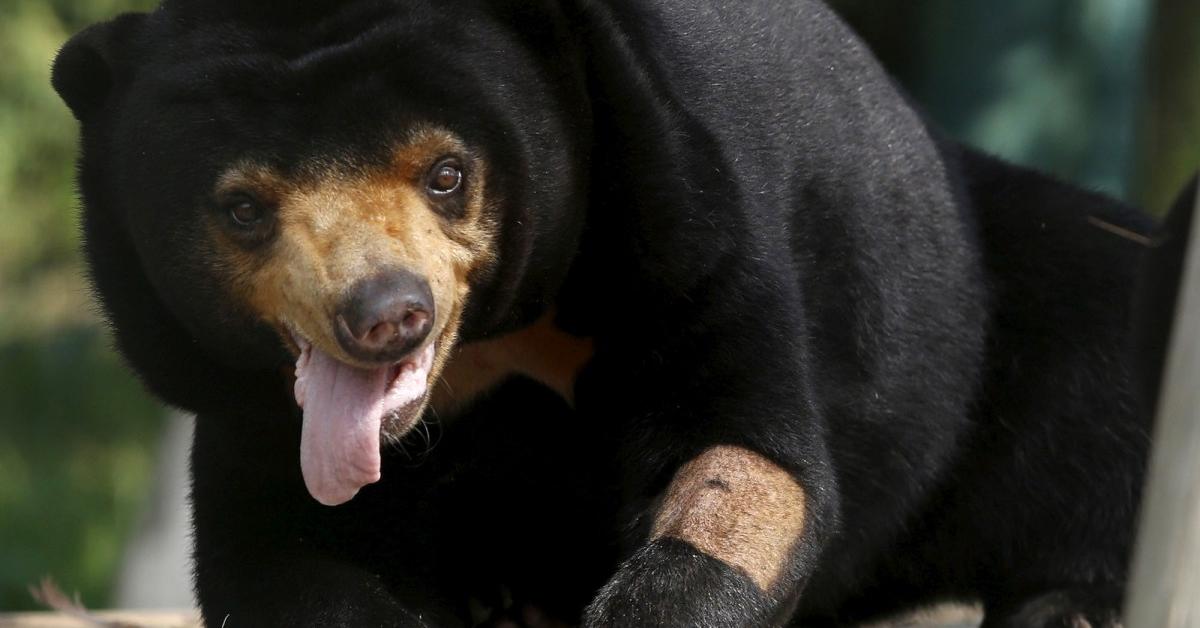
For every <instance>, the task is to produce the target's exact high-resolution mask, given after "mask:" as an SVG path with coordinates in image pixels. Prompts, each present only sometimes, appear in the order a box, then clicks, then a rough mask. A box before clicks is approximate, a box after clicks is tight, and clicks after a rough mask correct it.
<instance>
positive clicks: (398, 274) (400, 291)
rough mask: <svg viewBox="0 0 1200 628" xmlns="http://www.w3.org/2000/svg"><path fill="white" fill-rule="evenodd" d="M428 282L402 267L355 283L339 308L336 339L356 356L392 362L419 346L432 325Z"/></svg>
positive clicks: (345, 349)
mask: <svg viewBox="0 0 1200 628" xmlns="http://www.w3.org/2000/svg"><path fill="white" fill-rule="evenodd" d="M434 315H435V305H434V298H433V292H432V291H431V290H430V288H429V282H428V281H426V280H425V279H424V278H422V277H419V276H417V275H416V274H414V273H412V272H410V271H408V270H406V269H402V268H397V269H392V270H389V271H386V272H382V273H379V274H376V275H374V276H372V277H369V278H367V279H363V280H360V281H358V282H357V283H355V284H354V286H353V287H352V288H351V289H350V291H349V294H348V295H347V297H346V298H345V299H344V300H343V301H342V304H341V306H340V307H338V309H337V314H336V323H335V325H334V328H335V330H336V336H337V340H338V344H339V345H341V347H342V349H343V350H344V351H345V352H346V353H347V354H349V355H350V356H351V357H353V358H354V359H356V360H361V361H363V362H369V363H393V362H398V361H400V360H402V359H403V358H405V357H406V356H407V355H408V354H410V353H412V352H413V351H414V350H416V349H417V348H418V347H420V346H421V345H422V344H423V343H424V342H425V339H426V338H428V337H429V332H430V330H432V329H433V321H434Z"/></svg>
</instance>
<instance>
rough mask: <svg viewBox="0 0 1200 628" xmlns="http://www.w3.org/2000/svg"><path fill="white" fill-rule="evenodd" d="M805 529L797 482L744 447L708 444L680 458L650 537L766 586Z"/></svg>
mask: <svg viewBox="0 0 1200 628" xmlns="http://www.w3.org/2000/svg"><path fill="white" fill-rule="evenodd" d="M803 531H804V489H803V488H802V487H801V486H800V484H799V483H798V482H796V480H795V478H793V477H792V475H791V474H790V473H788V472H787V471H785V470H783V469H781V468H780V467H779V466H778V465H776V464H774V463H773V462H771V461H770V460H767V459H766V458H764V457H762V456H761V455H759V454H756V453H754V452H752V451H750V450H748V449H743V448H741V447H733V446H728V445H722V446H717V447H713V448H712V449H709V450H708V451H706V452H704V453H703V454H701V455H700V456H698V457H696V458H695V459H694V460H692V461H691V462H688V463H687V464H685V465H683V467H681V468H680V469H679V471H678V472H677V473H676V474H675V479H674V480H673V481H672V482H671V486H670V487H669V488H668V489H667V495H666V498H665V499H664V501H663V505H662V509H661V510H660V511H659V513H658V518H657V519H656V520H655V523H654V531H653V533H652V535H651V537H652V538H654V539H658V538H662V537H671V538H675V539H679V540H681V541H686V542H688V543H690V544H691V545H693V546H694V547H695V548H696V549H698V550H700V551H702V552H704V553H705V554H708V555H709V556H712V557H713V558H716V559H717V560H720V561H722V562H724V563H726V564H728V565H730V566H732V567H735V568H738V569H741V570H742V571H744V572H745V573H746V574H747V575H748V576H750V579H751V580H753V581H754V583H755V584H757V585H758V586H759V588H761V589H762V590H763V591H764V592H769V591H770V590H771V589H772V587H774V585H775V583H776V582H777V581H778V580H779V577H780V576H781V575H782V574H783V572H784V570H785V569H786V568H787V564H788V560H789V557H790V555H791V550H792V548H793V547H795V545H796V542H797V541H798V540H799V539H800V535H801V533H803Z"/></svg>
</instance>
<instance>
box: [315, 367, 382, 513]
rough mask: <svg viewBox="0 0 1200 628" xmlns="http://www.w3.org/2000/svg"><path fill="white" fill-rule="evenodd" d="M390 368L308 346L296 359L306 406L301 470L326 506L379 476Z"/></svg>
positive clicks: (350, 496)
mask: <svg viewBox="0 0 1200 628" xmlns="http://www.w3.org/2000/svg"><path fill="white" fill-rule="evenodd" d="M388 371H389V369H388V368H381V369H373V370H360V369H356V368H353V367H350V366H347V365H345V364H342V363H341V362H338V361H337V360H335V359H333V358H332V357H330V356H329V354H327V353H325V352H324V351H321V350H320V349H318V348H317V347H315V346H314V347H311V348H308V347H306V351H305V352H304V355H302V356H301V358H300V363H298V364H297V373H296V374H297V379H296V399H297V401H298V402H299V403H300V404H301V405H302V406H303V407H304V427H303V429H302V433H301V437H300V470H301V471H302V472H303V474H304V483H305V485H307V486H308V492H309V493H311V494H312V496H313V498H315V499H316V500H317V501H318V502H321V503H322V504H325V505H326V506H338V505H341V504H344V503H346V502H348V501H350V500H351V499H353V498H354V496H355V495H357V494H358V491H359V489H361V488H362V487H364V486H366V485H368V484H373V483H375V482H378V481H379V477H380V466H381V464H380V456H379V428H380V423H381V422H382V420H383V414H384V411H385V404H384V400H385V398H386V397H387V389H388V385H389V383H390V382H389V381H388Z"/></svg>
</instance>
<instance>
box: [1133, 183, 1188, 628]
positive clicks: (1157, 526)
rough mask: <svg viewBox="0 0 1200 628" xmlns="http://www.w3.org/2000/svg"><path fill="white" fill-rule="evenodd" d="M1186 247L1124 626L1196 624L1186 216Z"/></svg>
mask: <svg viewBox="0 0 1200 628" xmlns="http://www.w3.org/2000/svg"><path fill="white" fill-rule="evenodd" d="M1196 202H1197V206H1198V207H1200V197H1198V198H1197V200H1196ZM1189 248H1190V250H1189V252H1188V256H1187V261H1186V262H1185V265H1184V276H1183V280H1182V284H1181V286H1180V292H1179V307H1178V310H1177V313H1176V318H1175V325H1174V331H1173V333H1172V341H1171V343H1172V346H1171V350H1170V354H1169V356H1168V358H1167V372H1166V375H1165V377H1164V380H1163V381H1164V383H1163V390H1162V395H1161V397H1160V402H1159V416H1158V423H1157V426H1156V428H1155V431H1156V434H1155V444H1154V454H1153V456H1152V458H1151V462H1150V473H1149V483H1148V484H1147V488H1146V493H1145V497H1144V500H1143V507H1142V520H1141V530H1140V532H1139V535H1138V544H1137V551H1136V553H1135V557H1134V565H1133V578H1132V580H1131V586H1130V592H1129V599H1128V602H1127V604H1126V611H1127V612H1126V618H1127V623H1126V625H1127V626H1129V628H1177V627H1178V628H1183V627H1195V626H1200V250H1197V249H1198V248H1200V220H1193V224H1192V233H1191V245H1190V247H1189Z"/></svg>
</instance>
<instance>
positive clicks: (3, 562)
mask: <svg viewBox="0 0 1200 628" xmlns="http://www.w3.org/2000/svg"><path fill="white" fill-rule="evenodd" d="M149 4H150V3H149V2H147V1H144V0H87V1H86V2H85V1H82V0H70V1H68V0H54V1H46V0H4V1H3V2H0V609H3V610H13V609H24V608H30V607H32V606H33V604H32V600H31V599H30V597H29V594H28V592H27V590H26V587H27V586H28V585H29V584H32V583H34V582H36V581H38V580H39V579H40V578H41V577H43V576H46V575H53V576H55V577H56V578H58V579H59V580H60V581H61V583H62V584H63V586H64V587H66V588H67V589H68V590H76V589H77V590H79V591H80V592H81V593H82V594H83V597H84V600H85V601H86V602H87V603H89V604H95V605H104V604H106V603H107V602H108V600H109V595H110V589H111V587H112V585H113V574H114V573H115V571H116V569H117V566H118V563H119V558H120V555H121V551H122V547H123V542H124V539H125V537H126V536H127V535H128V533H129V531H130V529H131V523H132V521H133V520H134V519H135V518H136V516H137V513H138V512H139V510H140V509H141V507H142V502H143V500H144V499H145V497H146V495H147V493H148V488H149V485H150V482H151V481H152V478H151V472H152V469H153V461H154V451H153V446H154V443H155V442H156V439H157V435H158V432H159V430H160V424H161V416H162V410H161V409H160V408H159V407H158V406H157V405H156V404H155V403H153V402H151V401H150V400H149V399H148V398H147V397H146V395H145V394H144V393H143V392H142V390H141V388H140V386H139V385H138V384H137V382H135V381H134V380H133V379H132V377H131V376H130V375H129V374H128V372H127V371H126V370H125V369H124V368H123V367H122V366H121V365H120V364H119V360H118V359H117V358H116V356H115V355H114V354H113V352H112V351H111V350H110V348H109V340H108V337H107V335H106V334H105V333H104V332H103V331H102V329H101V327H100V325H98V322H97V318H96V316H95V313H94V311H93V309H92V306H91V304H90V301H89V298H88V292H87V288H86V283H85V281H84V280H83V277H82V272H81V269H80V261H79V254H78V244H77V241H78V234H77V231H76V226H75V212H74V211H73V208H74V207H75V205H76V201H75V195H74V186H73V183H72V178H73V172H74V157H75V149H76V126H75V121H74V120H73V119H72V118H71V115H70V113H69V112H68V111H67V109H66V107H64V106H63V105H62V104H61V103H60V102H59V100H58V98H57V96H56V95H55V94H54V92H53V90H51V89H50V86H49V80H50V66H51V61H52V59H53V57H54V53H55V52H56V51H57V49H58V47H59V46H61V45H62V43H63V42H64V41H66V39H67V37H69V36H70V34H71V33H73V32H75V31H77V30H79V29H80V28H82V27H83V26H85V25H86V24H88V23H90V22H93V21H95V20H99V19H102V18H105V17H108V16H111V15H114V14H115V13H117V12H120V11H123V10H129V9H134V8H139V7H141V8H144V7H146V6H148V5H149Z"/></svg>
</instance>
